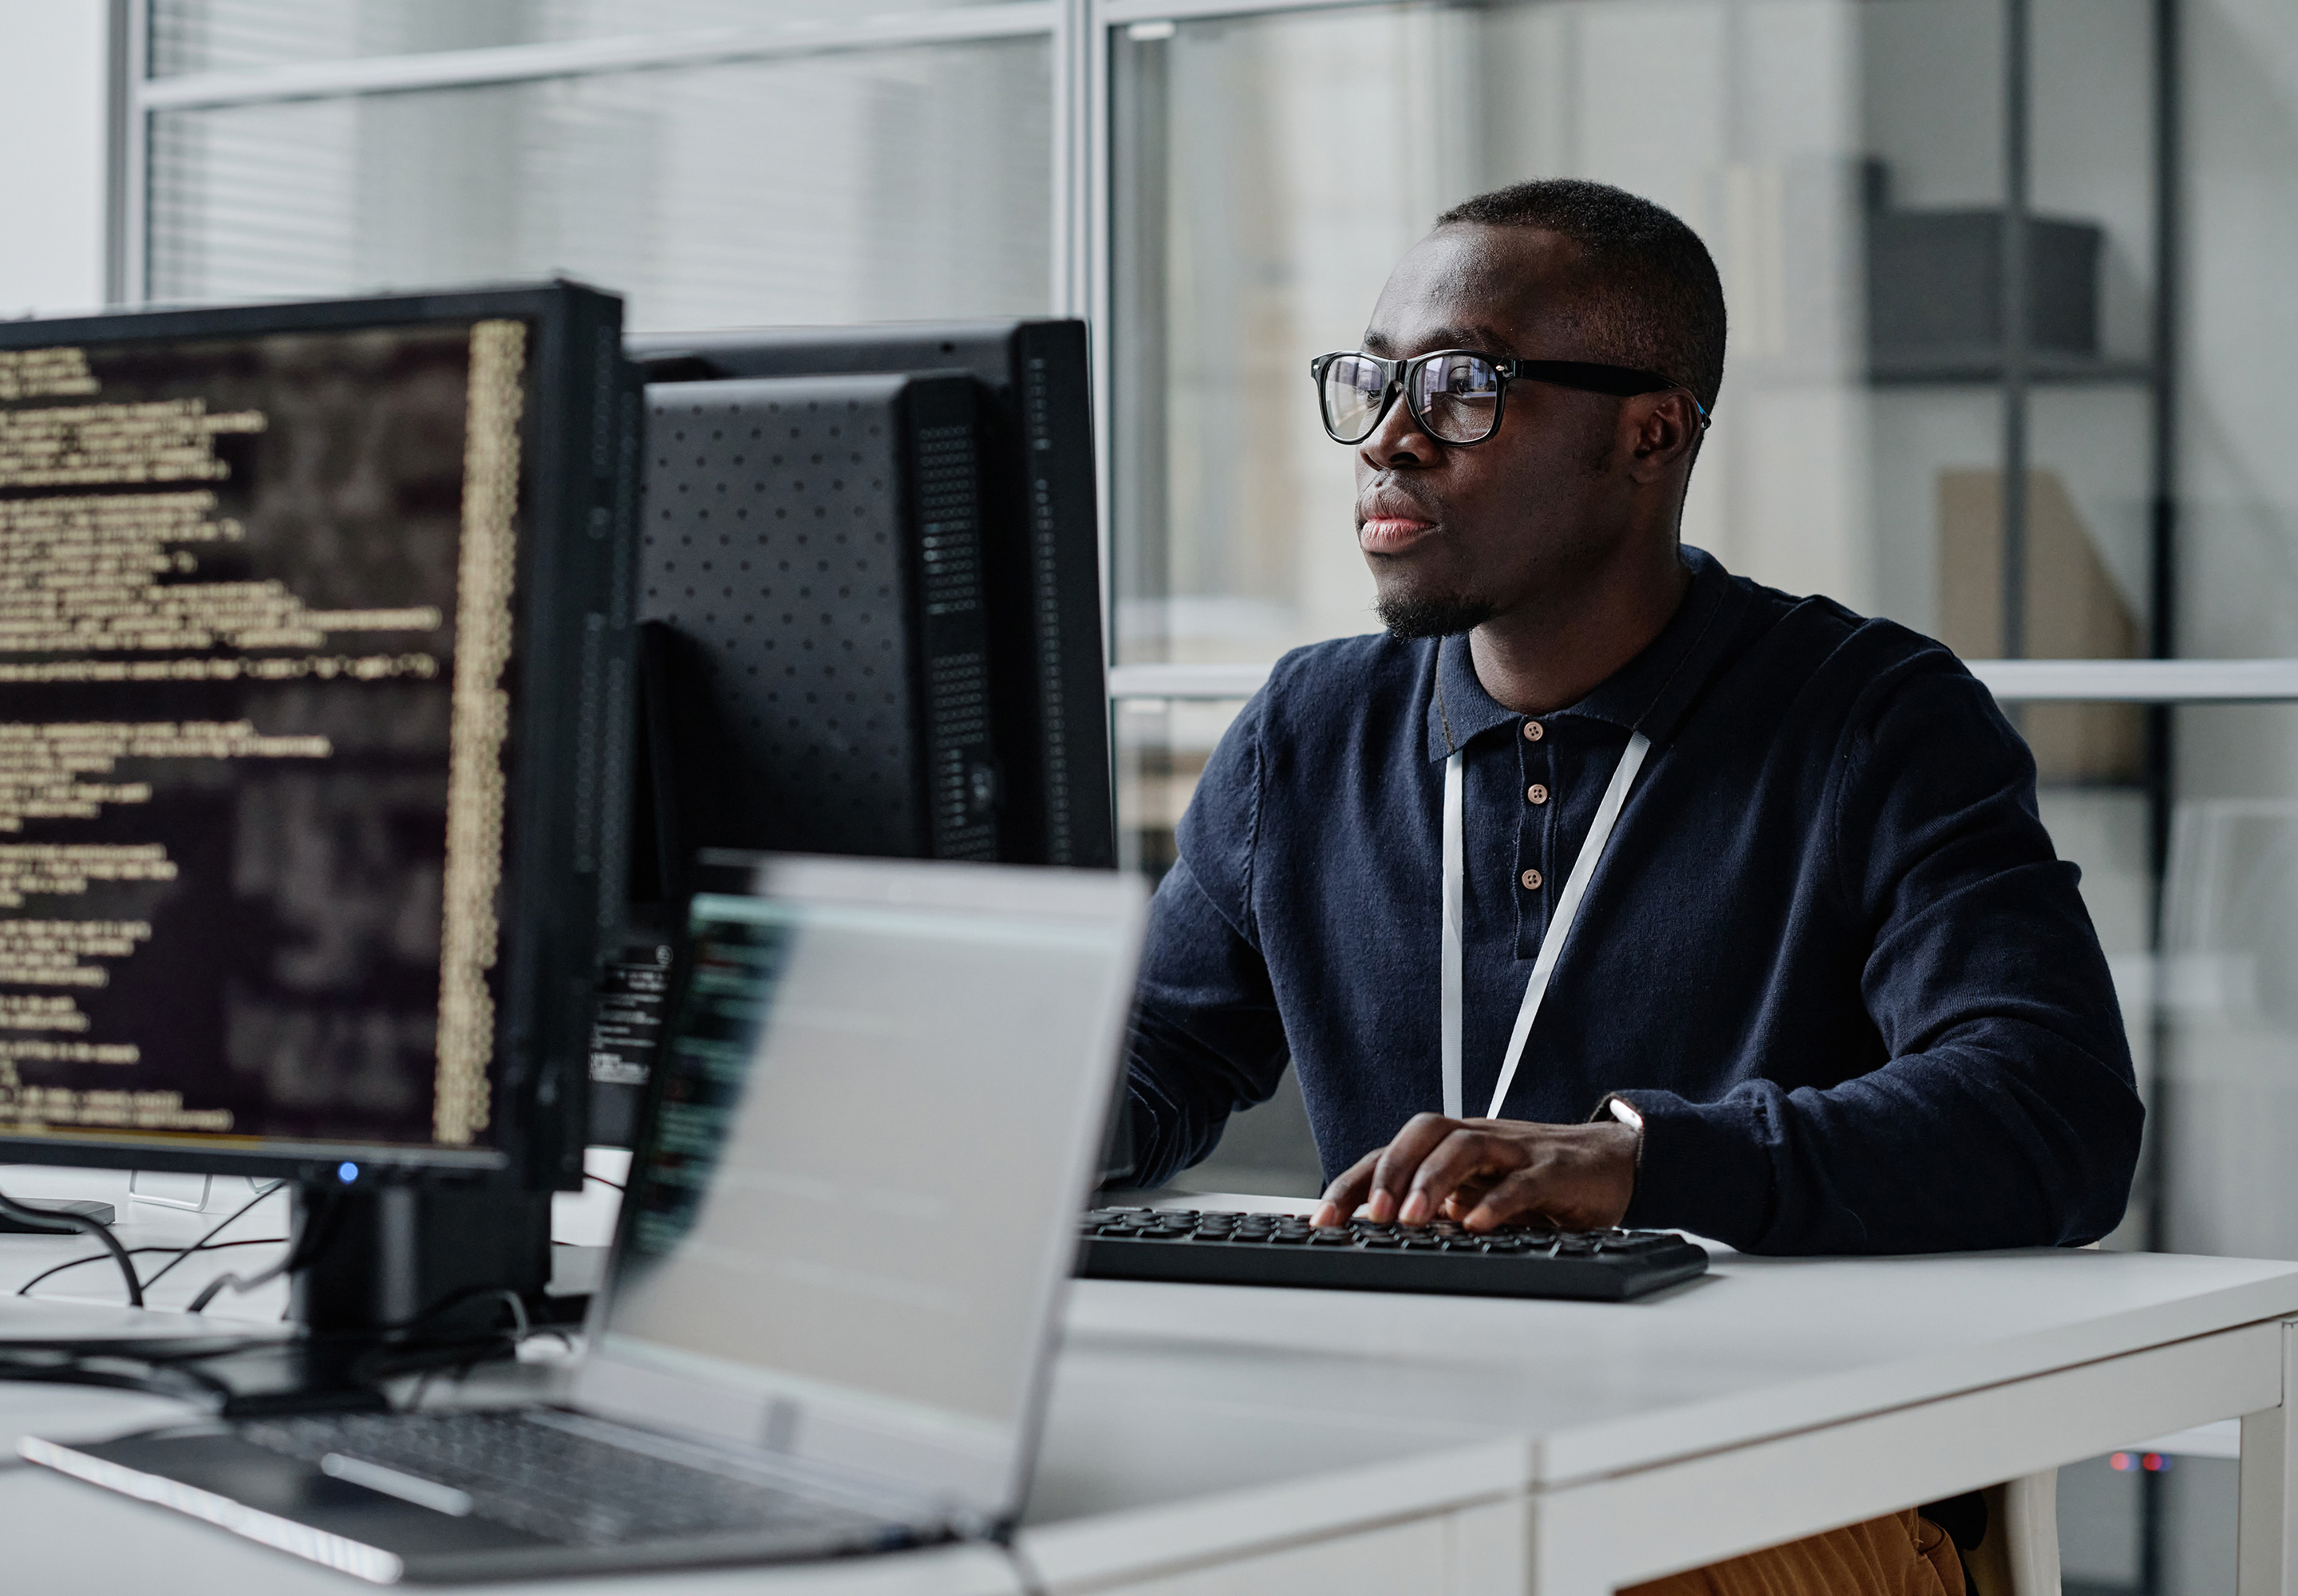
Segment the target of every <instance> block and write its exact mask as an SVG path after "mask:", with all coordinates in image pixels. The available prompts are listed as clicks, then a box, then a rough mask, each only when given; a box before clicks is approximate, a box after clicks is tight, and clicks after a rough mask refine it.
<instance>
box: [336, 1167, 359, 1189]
mask: <svg viewBox="0 0 2298 1596" xmlns="http://www.w3.org/2000/svg"><path fill="white" fill-rule="evenodd" d="M335 1178H336V1179H338V1180H340V1181H342V1182H343V1184H344V1185H345V1186H349V1185H350V1184H351V1182H352V1181H354V1180H357V1179H358V1178H359V1165H357V1164H355V1163H351V1162H343V1163H339V1164H337V1165H336V1166H335Z"/></svg>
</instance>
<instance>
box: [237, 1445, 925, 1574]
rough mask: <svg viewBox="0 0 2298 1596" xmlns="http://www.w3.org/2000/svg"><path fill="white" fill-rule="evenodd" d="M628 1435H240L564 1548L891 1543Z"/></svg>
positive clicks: (839, 1513)
mask: <svg viewBox="0 0 2298 1596" xmlns="http://www.w3.org/2000/svg"><path fill="white" fill-rule="evenodd" d="M620 1431H621V1426H613V1425H606V1424H601V1423H599V1422H597V1421H593V1420H589V1419H584V1418H580V1417H577V1416H574V1415H558V1414H555V1413H544V1412H529V1411H509V1412H442V1413H361V1414H343V1415H339V1416H328V1417H323V1418H287V1419H279V1420H276V1421H266V1422H259V1423H249V1424H243V1425H241V1426H238V1431H237V1433H238V1435H239V1437H240V1439H241V1440H243V1441H246V1442H250V1443H253V1444H254V1445H257V1446H260V1447H262V1448H264V1449H265V1450H266V1451H276V1452H281V1453H284V1454H285V1455H286V1456H288V1457H291V1458H296V1459H299V1460H302V1461H304V1462H307V1463H314V1464H318V1466H320V1467H321V1468H324V1469H326V1470H327V1472H328V1473H330V1474H334V1475H335V1476H337V1477H338V1478H343V1479H348V1480H350V1481H351V1482H352V1483H353V1484H366V1485H369V1486H372V1487H374V1488H376V1489H380V1490H384V1491H386V1492H387V1493H390V1494H393V1495H401V1496H406V1497H408V1498H409V1500H412V1501H421V1502H423V1503H424V1505H426V1506H432V1507H438V1508H440V1509H441V1510H442V1511H446V1512H449V1513H454V1514H458V1515H459V1514H465V1513H467V1514H469V1515H471V1516H473V1517H479V1518H484V1519H486V1520H487V1521H489V1522H491V1523H494V1524H503V1525H508V1526H510V1527H511V1528H513V1529H520V1530H525V1531H526V1532H527V1533H528V1534H533V1535H540V1536H541V1537H542V1538H543V1539H545V1540H548V1541H556V1542H559V1543H561V1544H562V1545H568V1546H625V1545H631V1544H632V1543H636V1542H649V1541H668V1540H690V1539H698V1538H704V1537H708V1536H713V1535H722V1534H756V1533H758V1532H761V1531H791V1532H797V1533H798V1534H800V1535H802V1536H806V1537H811V1536H814V1535H820V1536H821V1537H822V1540H823V1542H825V1543H827V1544H830V1545H832V1546H839V1545H843V1546H849V1547H852V1548H854V1549H856V1550H860V1549H862V1548H865V1547H875V1546H879V1545H883V1544H886V1543H887V1542H888V1535H887V1533H886V1532H887V1527H888V1526H886V1524H885V1522H884V1521H883V1520H881V1519H877V1518H873V1517H871V1516H869V1515H866V1514H864V1513H862V1512H858V1511H851V1510H848V1509H845V1508H842V1507H839V1506H835V1505H833V1504H831V1503H829V1502H825V1501H817V1500H815V1499H814V1498H812V1497H810V1496H805V1495H800V1494H799V1493H797V1492H795V1491H791V1490H788V1489H784V1488H782V1487H781V1486H779V1485H777V1484H773V1483H772V1482H770V1481H767V1480H764V1479H759V1478H744V1477H742V1474H743V1472H744V1471H742V1470H740V1468H739V1466H733V1467H731V1468H721V1467H717V1466H715V1459H713V1460H709V1461H711V1462H712V1463H713V1464H714V1466H713V1467H708V1468H704V1467H697V1466H695V1465H692V1464H688V1463H683V1462H680V1461H677V1460H675V1459H674V1457H672V1456H666V1455H664V1454H665V1453H674V1452H677V1451H684V1450H687V1449H686V1448H685V1447H684V1446H683V1444H682V1443H679V1442H676V1441H673V1440H670V1439H669V1438H667V1437H662V1438H655V1437H642V1438H641V1439H643V1440H644V1441H645V1442H646V1443H647V1444H646V1450H644V1451H637V1450H633V1449H632V1447H630V1446H627V1445H621V1444H616V1440H617V1438H618V1433H619V1432H620ZM375 1469H382V1470H386V1471H388V1474H387V1475H376V1474H375V1473H373V1472H372V1471H373V1470H375ZM393 1476H397V1477H393ZM426 1487H427V1491H426Z"/></svg>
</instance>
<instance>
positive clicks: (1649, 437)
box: [1620, 389, 1700, 483]
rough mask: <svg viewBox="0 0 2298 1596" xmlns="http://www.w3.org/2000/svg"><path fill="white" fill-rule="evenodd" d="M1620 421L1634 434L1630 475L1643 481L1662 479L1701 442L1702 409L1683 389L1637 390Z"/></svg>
mask: <svg viewBox="0 0 2298 1596" xmlns="http://www.w3.org/2000/svg"><path fill="white" fill-rule="evenodd" d="M1620 422H1621V426H1622V427H1623V429H1624V430H1625V431H1627V432H1628V433H1629V435H1630V442H1629V446H1628V475H1630V476H1632V477H1633V478H1634V479H1635V480H1636V481H1637V482H1640V483H1643V482H1657V481H1659V480H1660V479H1661V478H1662V477H1664V476H1666V475H1668V473H1669V472H1671V471H1672V470H1674V467H1675V466H1676V464H1677V462H1679V461H1681V460H1683V459H1687V458H1689V457H1690V454H1691V452H1692V451H1693V450H1695V449H1697V448H1698V447H1699V432H1700V427H1699V411H1698V410H1697V409H1694V408H1693V407H1692V403H1691V395H1690V394H1689V393H1683V392H1682V390H1680V389H1670V390H1668V391H1667V392H1666V393H1639V394H1637V395H1636V396H1635V397H1634V398H1633V399H1631V400H1629V401H1627V403H1626V404H1625V405H1624V406H1622V407H1621V412H1620Z"/></svg>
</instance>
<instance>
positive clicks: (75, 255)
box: [0, 0, 111, 316]
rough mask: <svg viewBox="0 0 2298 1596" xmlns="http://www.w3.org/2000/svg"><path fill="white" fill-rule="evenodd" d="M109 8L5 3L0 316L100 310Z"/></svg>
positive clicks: (94, 1)
mask: <svg viewBox="0 0 2298 1596" xmlns="http://www.w3.org/2000/svg"><path fill="white" fill-rule="evenodd" d="M110 10H111V8H110V7H109V6H107V5H106V4H104V3H103V0H0V316H22V315H25V314H27V313H28V312H34V311H37V312H39V313H41V314H44V315H52V314H54V313H56V312H59V311H64V310H87V309H91V308H93V307H95V306H97V305H101V304H102V303H103V163H104V140H103V124H104V79H105V75H106V70H107V68H106V59H107V57H106V39H105V30H106V28H107V25H108V21H109V15H110Z"/></svg>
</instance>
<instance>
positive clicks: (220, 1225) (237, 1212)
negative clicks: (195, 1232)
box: [144, 1186, 279, 1291]
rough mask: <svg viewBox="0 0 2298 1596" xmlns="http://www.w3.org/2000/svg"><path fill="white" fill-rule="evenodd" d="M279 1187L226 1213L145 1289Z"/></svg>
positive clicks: (162, 1265)
mask: <svg viewBox="0 0 2298 1596" xmlns="http://www.w3.org/2000/svg"><path fill="white" fill-rule="evenodd" d="M278 1189H279V1188H278V1187H276V1186H274V1187H269V1188H267V1189H265V1190H263V1191H260V1192H258V1193H256V1194H255V1195H253V1196H252V1197H250V1198H249V1199H248V1200H247V1201H246V1202H244V1203H241V1204H240V1205H239V1206H238V1207H236V1208H235V1209H233V1210H232V1211H230V1212H229V1213H227V1214H226V1215H224V1217H223V1218H222V1219H221V1220H218V1221H217V1222H216V1223H215V1224H213V1225H211V1226H210V1227H209V1228H208V1232H207V1234H206V1235H204V1236H201V1237H200V1238H199V1240H197V1241H195V1242H194V1243H193V1244H192V1245H190V1246H188V1247H186V1248H185V1249H184V1250H183V1253H182V1254H181V1256H178V1257H176V1258H173V1259H170V1260H169V1261H167V1262H166V1263H163V1264H161V1266H160V1268H159V1270H158V1272H157V1273H155V1274H154V1275H153V1277H152V1278H150V1279H149V1280H146V1281H145V1282H144V1289H145V1290H146V1291H149V1290H151V1289H152V1287H153V1286H156V1285H158V1284H159V1283H160V1282H161V1280H163V1279H165V1278H167V1274H168V1271H169V1269H174V1268H175V1267H176V1265H178V1264H179V1263H181V1262H183V1261H184V1260H185V1259H186V1258H189V1257H190V1256H191V1255H192V1254H193V1253H197V1252H201V1251H203V1250H204V1249H205V1248H206V1246H207V1245H208V1243H210V1242H211V1241H213V1240H214V1239H215V1238H216V1237H217V1236H221V1235H222V1234H223V1233H224V1232H225V1231H226V1230H227V1229H229V1228H231V1226H232V1223H233V1221H235V1220H237V1219H238V1218H239V1217H240V1216H241V1215H242V1214H244V1213H245V1212H246V1211H248V1210H249V1209H251V1208H252V1207H254V1206H255V1205H256V1204H257V1203H260V1202H262V1201H263V1199H264V1198H266V1197H268V1196H269V1195H271V1194H272V1193H273V1192H275V1191H277V1190H278Z"/></svg>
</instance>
